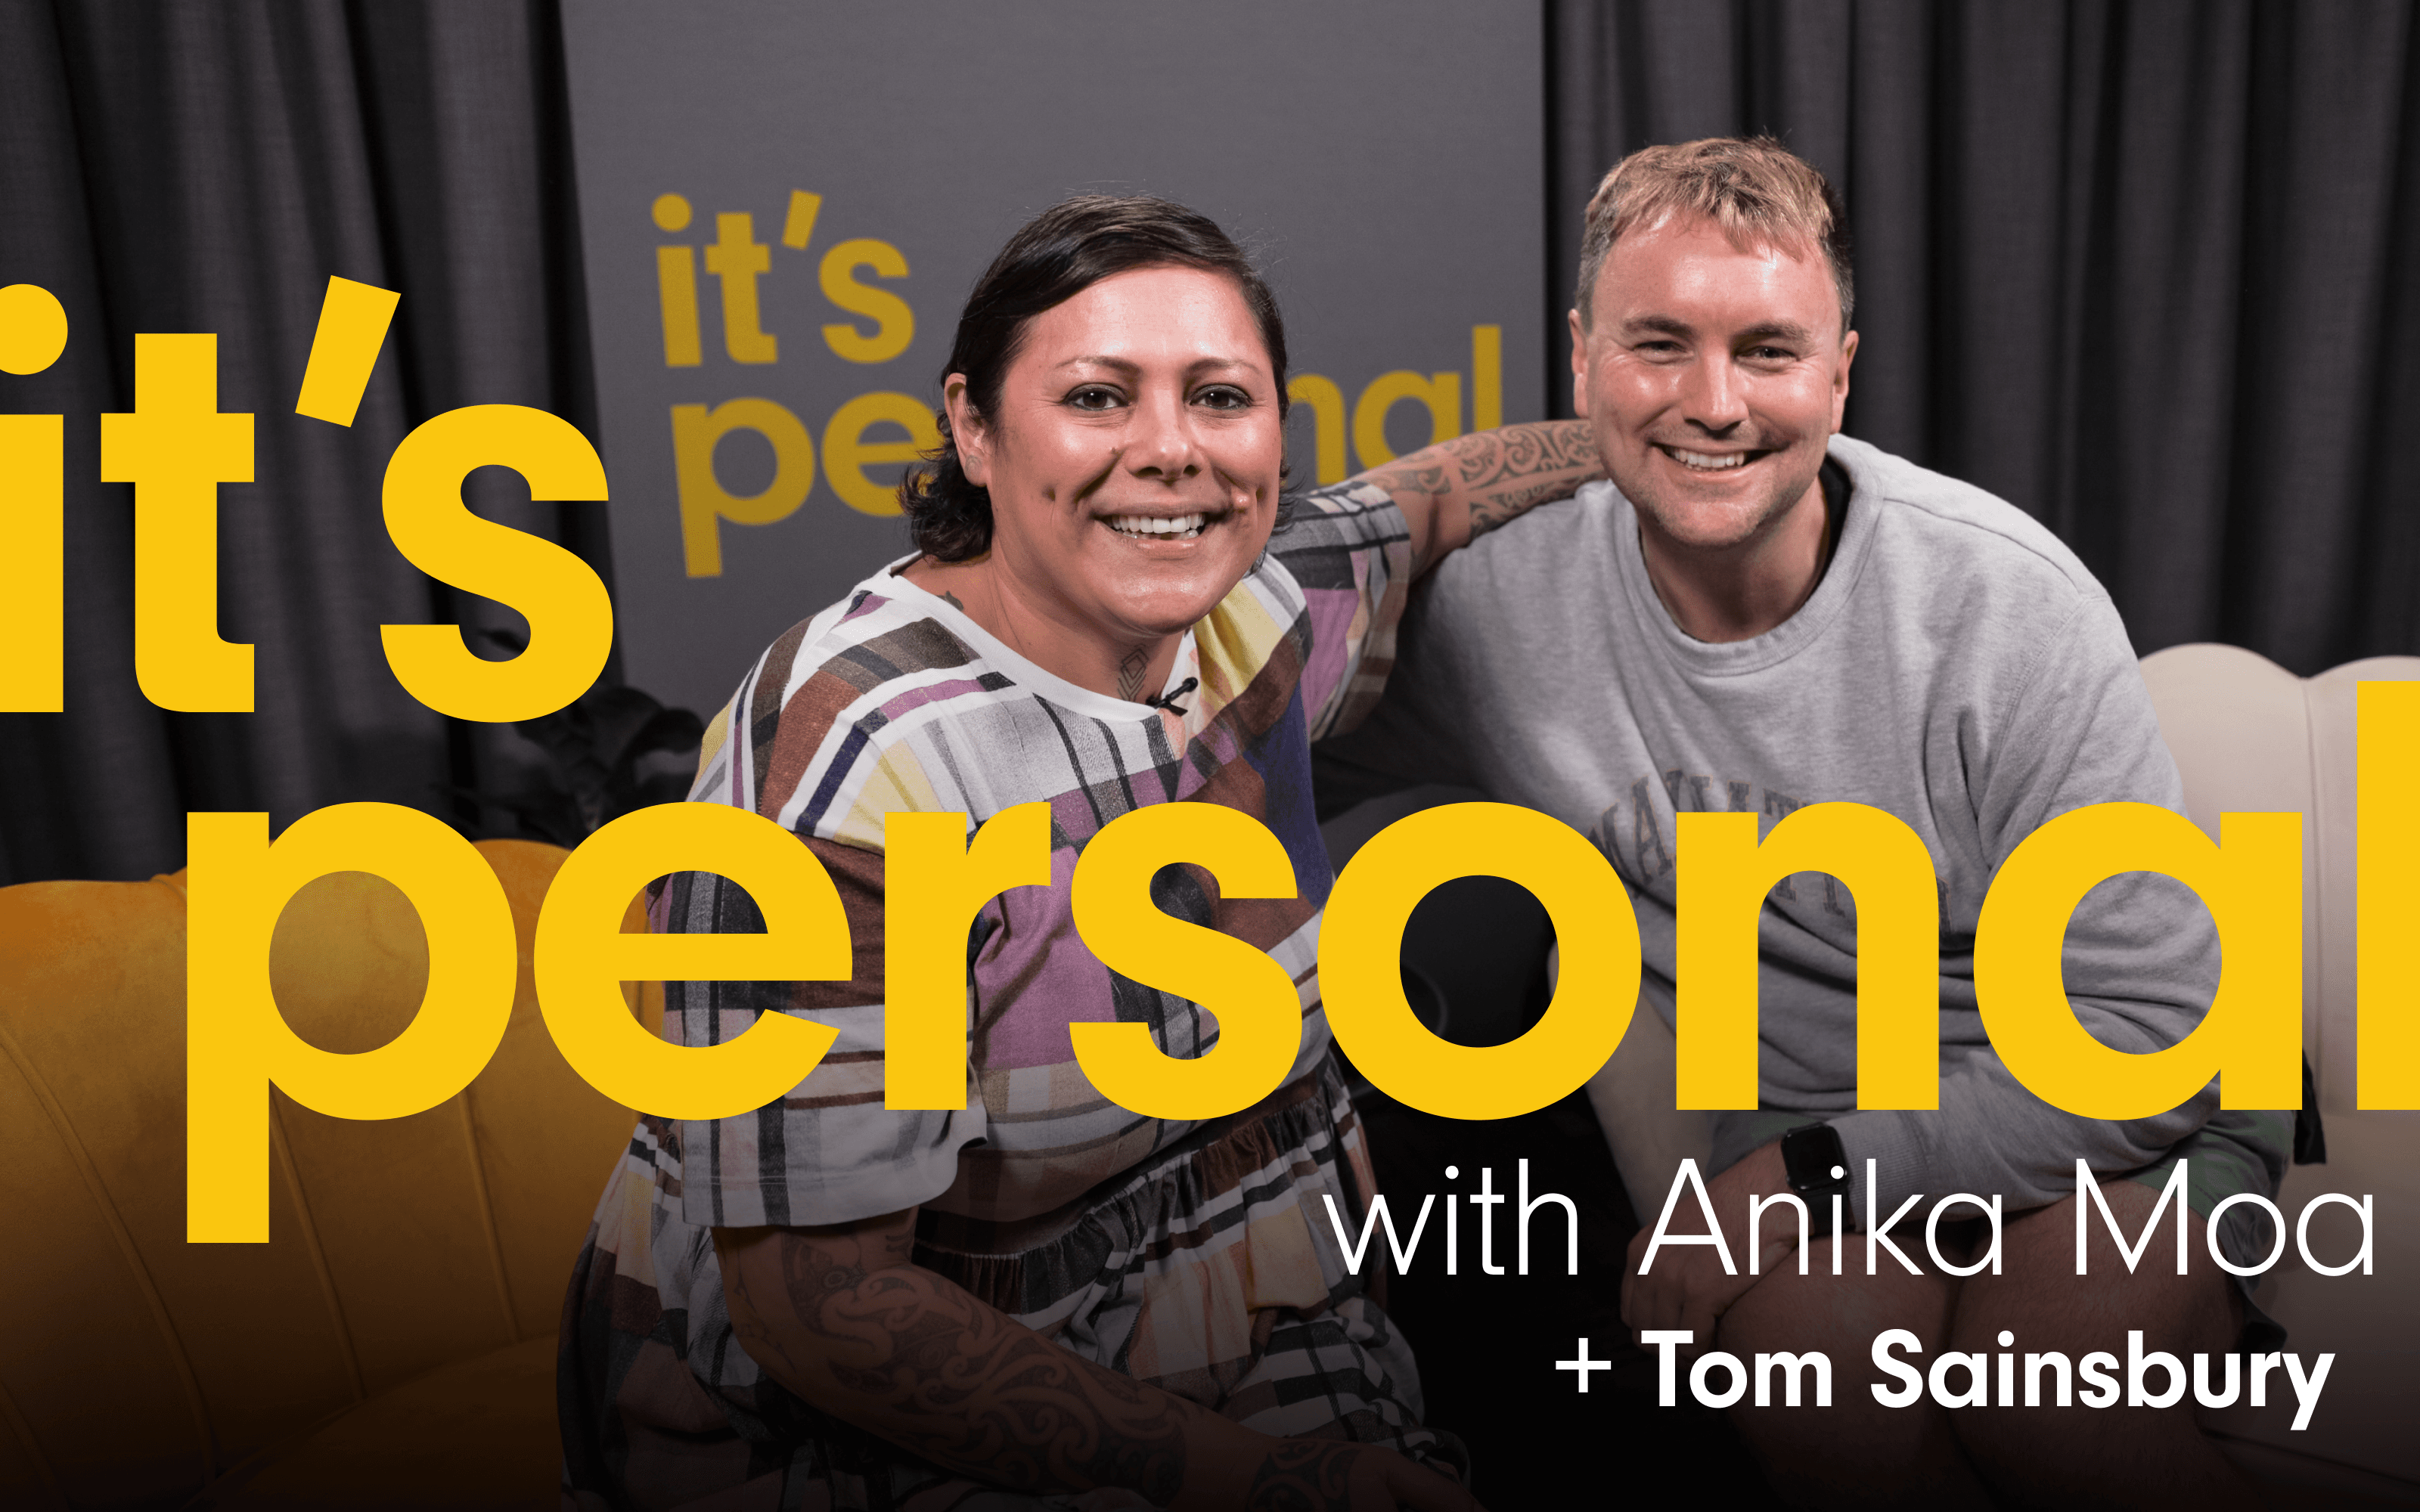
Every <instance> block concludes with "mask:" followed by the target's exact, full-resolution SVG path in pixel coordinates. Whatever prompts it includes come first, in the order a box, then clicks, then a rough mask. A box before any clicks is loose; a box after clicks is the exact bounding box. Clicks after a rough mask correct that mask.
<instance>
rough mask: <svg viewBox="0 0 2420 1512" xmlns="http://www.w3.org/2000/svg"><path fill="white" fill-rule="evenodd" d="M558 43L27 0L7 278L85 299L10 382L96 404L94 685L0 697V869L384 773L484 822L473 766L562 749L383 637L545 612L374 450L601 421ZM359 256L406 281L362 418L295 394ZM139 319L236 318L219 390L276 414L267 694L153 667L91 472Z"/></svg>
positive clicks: (82, 599)
mask: <svg viewBox="0 0 2420 1512" xmlns="http://www.w3.org/2000/svg"><path fill="white" fill-rule="evenodd" d="M559 47H560V42H559V33H558V29H557V26H556V23H555V17H554V13H553V9H552V7H551V5H550V4H547V3H545V0H421V3H411V4H393V5H387V4H377V3H360V4H341V3H337V0H317V3H309V0H305V3H297V0H213V3H210V4H199V3H194V4H152V3H132V0H127V3H59V4H50V3H45V0H0V284H12V283H33V284H39V285H43V286H45V287H47V288H49V289H50V290H51V291H52V292H53V293H54V294H56V295H57V296H58V297H59V299H60V301H62V302H63V303H64V304H65V305H66V307H67V312H68V320H69V332H70V334H69V340H68V347H67V352H66V355H64V356H63V357H62V358H61V359H60V360H59V362H58V363H56V364H54V366H53V367H52V368H51V369H50V370H49V371H47V372H45V373H42V374H39V375H38V376H34V377H22V378H21V377H8V376H6V375H0V409H7V410H12V411H20V412H56V413H63V414H65V415H66V416H67V417H68V421H67V511H68V514H67V545H68V565H67V585H66V586H67V603H68V610H67V620H68V631H67V674H68V690H67V710H66V712H65V713H64V714H53V715H23V714H20V715H6V716H0V884H5V883H9V882H20V881H25V880H29V879H33V878H41V877H55V876H84V877H102V878H108V877H135V876H142V875H146V874H147V873H150V872H158V871H164V870H169V869H173V868H175V867H178V866H180V865H182V864H183V860H184V852H185V841H184V827H185V813H186V811H187V810H213V809H219V810H225V809H232V810H268V811H269V812H270V813H271V815H272V823H274V824H276V825H285V824H287V823H288V822H290V821H291V820H293V819H295V818H297V817H300V816H301V815H302V813H304V812H307V811H308V810H312V809H315V808H318V807H321V806H323V805H326V804H330V803H336V802H343V801H349V800H354V799H365V798H377V799H384V800H388V801H392V802H398V803H406V804H411V805H413V806H415V807H419V808H424V809H429V810H433V811H436V812H439V813H442V814H450V815H454V816H456V817H458V818H459V819H461V820H462V821H464V822H465V823H466V824H475V823H476V822H477V813H476V810H472V809H466V808H463V807H461V806H460V805H458V804H457V803H455V802H453V801H452V800H449V799H448V798H447V797H446V796H444V795H443V791H442V790H444V789H446V788H478V789H489V790H503V789H510V788H514V787H516V786H519V785H521V784H523V783H524V782H526V781H527V780H528V779H529V774H530V773H531V772H533V771H534V770H535V768H536V756H535V750H534V749H533V748H530V747H529V746H527V744H526V743H524V742H522V741H520V738H519V737H518V736H517V735H515V734H513V733H511V732H510V731H505V730H497V729H491V728H487V727H479V726H470V725H462V724H458V723H455V722H452V721H449V720H446V719H443V718H442V717H439V716H438V715H436V714H433V713H431V712H429V711H428V710H427V709H424V708H422V707H421V706H420V705H419V704H417V703H416V702H413V701H412V700H411V698H410V697H409V696H407V695H406V694H405V693H404V692H403V690H402V689H401V687H398V686H397V685H396V681H395V678H394V676H393V674H392V673H391V672H389V671H388V670H387V667H386V662H385V658H384V656H383V655H382V653H381V652H380V644H379V625H380V624H381V623H385V622H395V623H403V622H413V621H419V622H431V621H457V622H461V623H470V624H473V625H497V626H503V627H506V628H509V627H511V626H513V625H518V624H519V617H518V616H517V615H514V614H512V613H510V611H508V610H504V609H502V607H501V606H498V605H494V604H490V603H488V602H486V601H484V600H469V601H467V602H459V601H458V595H457V594H454V593H453V592H452V591H451V590H448V589H445V588H443V587H442V585H439V584H436V583H434V582H432V581H431V580H430V579H427V578H426V577H424V576H423V575H422V574H420V573H419V572H418V571H416V570H415V569H413V568H412V567H411V565H410V564H409V563H406V562H405V561H404V560H403V559H402V557H401V556H400V555H398V554H397V553H396V550H395V548H394V547H393V546H392V544H391V543H390V542H389V541H388V539H387V536H386V533H385V530H384V527H383V526H382V524H381V523H380V509H379V485H380V477H381V475H382V473H383V471H384V468H385V463H386V458H387V455H388V454H389V453H390V452H391V451H392V450H393V449H394V446H395V443H396V441H397V440H400V439H401V438H402V437H403V435H404V434H405V432H406V431H407V430H409V429H410V428H411V426H412V425H413V424H417V423H419V422H420V421H422V420H425V419H427V418H428V417H429V416H431V415H433V414H436V413H438V412H440V411H442V410H445V409H452V408H454V407H456V406H458V405H464V404H477V403H491V402H494V403H513V404H523V405H530V406H534V407H535V408H538V409H547V410H551V411H552V412H553V413H556V414H559V415H562V416H564V417H565V418H566V419H568V420H570V421H572V422H573V423H574V424H579V425H581V426H582V428H584V429H588V430H589V431H590V433H591V434H592V435H593V434H594V426H593V424H592V417H593V414H594V403H593V400H592V397H591V393H590V387H589V378H588V372H589V369H588V361H587V355H586V350H585V341H586V329H587V327H586V316H585V312H584V308H583V305H582V294H581V290H580V286H579V278H578V275H579V269H580V258H579V249H578V243H577V240H576V216H575V213H574V206H573V203H572V189H571V173H570V143H569V140H568V124H567V122H568V117H567V114H566V103H565V100H564V93H563V69H562V64H561V59H560V57H559V56H558V52H559ZM332 273H333V274H341V275H343V276H345V277H347V278H352V279H358V280H361V281H363V282H365V283H370V284H376V285H380V286H382V287H385V288H392V289H400V290H401V291H403V295H404V298H403V302H402V305H401V307H400V309H399V310H398V311H397V312H396V324H395V327H394V329H393V331H392V332H390V334H389V336H388V339H387V347H386V350H385V354H384V356H383V357H382V358H381V360H380V364H379V367H378V371H377V374H376V376H375V378H373V379H372V381H371V384H370V388H369V393H368V395H367V397H366V398H365V400H364V402H363V405H362V409H361V414H360V416H359V418H358V419H357V420H356V422H355V423H354V424H353V426H352V428H351V429H350V430H342V429H338V428H337V427H334V426H332V425H328V424H323V423H321V422H319V421H316V420H305V419H302V418H300V417H298V416H297V415H295V413H294V399H295V394H296V392H297V390H298V388H299V386H300V384H301V381H302V368H303V363H304V359H305V357H306V356H307V354H308V352H309V350H310V344H311V335H312V332H313V329H314V326H315V324H316V322H317V319H318V309H319V301H320V298H321V295H322V293H323V292H324V290H325V287H326V285H327V280H328V277H329V275H330V274H332ZM136 332H216V333H217V334H218V337H219V408H220V409H223V410H227V411H249V412H251V413H253V414H255V415H256V420H255V422H254V424H255V438H256V461H255V476H256V482H254V483H251V484H229V485H225V486H222V488H221V490H220V497H221V505H220V566H219V594H220V624H221V627H222V633H223V634H225V636H226V638H227V639H229V640H242V641H251V642H254V643H256V646H257V647H258V649H257V651H256V653H255V658H256V671H255V676H256V712H255V713H253V714H250V715H240V714H229V715H172V714H166V713H163V712H161V711H159V710H157V709H154V708H152V707H151V706H150V705H149V704H148V703H147V702H145V701H144V699H143V697H142V695H141V693H140V692H139V691H138V690H137V688H136V687H135V682H134V675H133V665H132V634H133V618H132V615H133V608H132V586H133V568H132V487H131V486H127V485H104V484H101V483H100V482H98V481H96V480H97V478H98V476H99V445H100V443H99V422H98V419H97V417H98V416H99V415H101V413H103V412H105V411H114V410H126V409H132V401H133V372H132V360H133V346H134V335H135V333H136ZM470 493H471V501H472V503H473V506H474V507H475V508H477V509H478V510H479V511H480V512H481V513H483V514H486V515H488V516H489V517H493V518H497V519H501V520H503V521H504V523H507V524H510V525H512V526H514V527H516V528H518V529H521V530H526V531H531V532H535V533H538V534H542V535H545V536H547V537H549V538H551V539H554V540H559V541H563V542H565V543H566V544H567V545H570V546H571V547H572V548H574V549H576V550H580V551H582V554H583V555H586V556H588V557H589V559H590V560H591V561H592V562H593V563H597V564H598V565H599V566H600V568H601V567H602V566H603V555H602V551H603V542H604V539H605V537H604V520H603V511H602V506H599V505H593V504H592V505H556V504H540V505H533V504H532V503H531V502H530V501H529V498H528V491H527V489H526V488H525V487H523V486H520V482H519V480H518V478H517V477H515V476H514V475H513V474H510V473H508V472H504V471H502V470H499V469H485V470H482V471H480V472H479V473H477V474H474V475H473V481H472V487H471V490H470ZM609 580H610V579H609ZM494 654H501V653H500V652H499V653H494ZM507 827H509V826H508V825H507Z"/></svg>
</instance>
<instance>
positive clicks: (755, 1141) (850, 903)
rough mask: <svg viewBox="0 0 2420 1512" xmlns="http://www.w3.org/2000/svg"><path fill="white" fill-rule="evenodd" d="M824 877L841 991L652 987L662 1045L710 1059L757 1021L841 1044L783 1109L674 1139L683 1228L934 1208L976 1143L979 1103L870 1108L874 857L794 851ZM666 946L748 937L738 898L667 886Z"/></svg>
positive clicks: (875, 1068)
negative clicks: (831, 893)
mask: <svg viewBox="0 0 2420 1512" xmlns="http://www.w3.org/2000/svg"><path fill="white" fill-rule="evenodd" d="M801 843H802V844H804V845H805V846H806V847H807V848H808V850H810V851H812V852H814V856H815V858H816V859H817V860H819V861H821V862H822V863H823V866H824V870H825V871H826V872H829V873H830V876H831V880H832V885H833V887H835V888H836V889H838V891H839V893H840V899H841V906H842V908H843V910H844V911H845V913H846V914H847V916H848V930H849V938H850V940H851V942H852V945H853V951H854V953H853V959H852V962H851V967H852V971H853V975H852V976H851V978H850V980H847V981H685V982H667V983H666V984H665V987H664V1029H663V1032H664V1038H665V1039H667V1040H670V1041H673V1042H674V1043H675V1044H683V1045H713V1044H721V1043H722V1042H723V1041H726V1040H730V1039H733V1038H735V1037H736V1036H737V1035H740V1034H742V1033H745V1032H746V1031H747V1030H748V1028H749V1026H752V1025H753V1024H754V1023H755V1022H756V1020H757V1018H758V1017H759V1016H760V1015H762V1014H765V1013H788V1014H791V1015H794V1016H796V1017H799V1018H806V1019H814V1020H815V1021H816V1022H818V1023H822V1024H828V1025H830V1026H832V1027H833V1028H835V1029H838V1030H839V1031H840V1038H839V1039H838V1040H836V1041H833V1042H832V1047H831V1049H830V1051H829V1052H828V1053H826V1055H825V1056H824V1057H823V1059H822V1060H821V1061H820V1062H818V1063H817V1064H816V1066H815V1069H814V1071H813V1072H809V1073H808V1075H807V1077H806V1079H805V1080H804V1081H802V1082H800V1083H799V1085H798V1086H797V1087H795V1088H791V1089H790V1091H789V1092H788V1093H787V1094H785V1095H784V1096H783V1097H782V1099H781V1100H780V1101H778V1102H775V1103H767V1104H766V1105H765V1106H763V1107H761V1108H757V1109H755V1110H754V1111H753V1112H749V1113H741V1114H737V1115H734V1116H733V1117H730V1118H727V1119H694V1120H690V1121H688V1122H685V1123H684V1124H683V1125H682V1129H681V1210H682V1215H683V1216H684V1217H686V1218H687V1219H688V1220H689V1221H690V1222H691V1223H694V1224H712V1225H731V1226H737V1227H748V1226H752V1225H756V1224H783V1225H803V1224H837V1223H848V1222H851V1221H853V1220H856V1219H859V1218H868V1217H872V1216H874V1215H876V1214H877V1213H885V1212H896V1211H899V1210H901V1209H903V1208H910V1207H914V1206H916V1205H917V1204H919V1203H922V1202H925V1201H928V1200H930V1199H931V1198H933V1197H936V1196H939V1195H940V1194H941V1193H942V1192H944V1191H947V1190H948V1189H949V1186H950V1184H951V1182H952V1181H954V1180H956V1177H957V1166H958V1151H959V1150H960V1149H962V1148H963V1147H965V1146H966V1145H967V1144H969V1143H970V1142H971V1141H973V1140H975V1139H978V1138H981V1137H982V1136H983V1133H984V1127H985V1116H984V1108H983V1103H982V1100H981V1099H980V1098H975V1097H970V1098H969V1100H968V1103H969V1105H968V1107H967V1108H965V1109H964V1110H962V1111H958V1112H912V1113H911V1112H893V1111H892V1110H890V1109H887V1108H885V1107H884V1106H883V1105H882V1087H883V1045H882V1025H883V1015H882V1001H883V980H882V918H883V915H882V909H883V893H882V857H881V856H879V855H878V854H876V853H875V852H871V851H867V850H862V849H860V848H858V847H856V846H853V845H846V844H842V843H840V842H839V841H828V840H821V839H813V838H809V839H805V840H803V841H801ZM658 909H659V915H660V917H659V920H658V923H657V927H658V928H659V930H663V931H666V932H668V933H718V934H744V933H758V932H761V931H762V930H763V929H764V927H765V920H764V916H763V915H762V914H760V913H759V912H758V911H757V908H756V904H755V903H754V902H753V901H752V899H751V898H750V897H749V896H748V894H747V892H746V891H745V890H744V889H742V888H741V887H737V885H735V884H733V883H731V882H729V881H727V880H725V879H724V878H722V877H719V876H715V875H713V874H712V873H709V872H686V873H683V874H680V875H678V876H675V878H673V880H672V883H671V885H670V886H669V887H666V888H665V889H664V892H663V894H662V896H661V898H660V900H659V904H658Z"/></svg>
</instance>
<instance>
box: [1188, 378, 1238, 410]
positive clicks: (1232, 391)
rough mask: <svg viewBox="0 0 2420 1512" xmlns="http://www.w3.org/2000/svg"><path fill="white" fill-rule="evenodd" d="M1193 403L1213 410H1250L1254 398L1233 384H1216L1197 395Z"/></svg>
mask: <svg viewBox="0 0 2420 1512" xmlns="http://www.w3.org/2000/svg"><path fill="white" fill-rule="evenodd" d="M1193 402H1194V403H1195V404H1198V405H1203V406H1206V407H1208V408H1209V409H1250V408H1251V407H1252V396H1251V395H1250V394H1249V393H1245V392H1244V391H1243V390H1241V389H1239V388H1237V387H1235V386H1234V385H1233V384H1232V383H1214V384H1212V385H1211V386H1210V387H1208V388H1206V389H1203V390H1202V392H1201V393H1197V394H1195V395H1194V396H1193Z"/></svg>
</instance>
